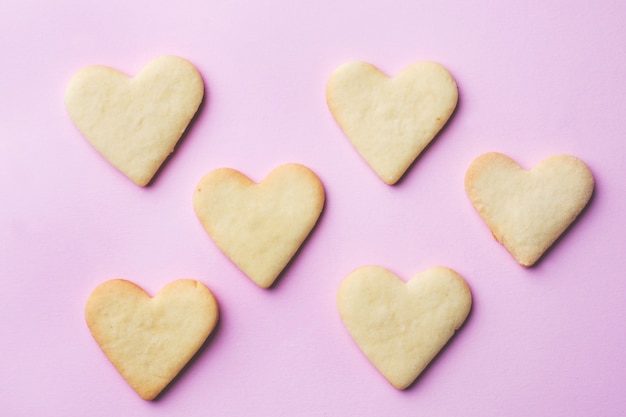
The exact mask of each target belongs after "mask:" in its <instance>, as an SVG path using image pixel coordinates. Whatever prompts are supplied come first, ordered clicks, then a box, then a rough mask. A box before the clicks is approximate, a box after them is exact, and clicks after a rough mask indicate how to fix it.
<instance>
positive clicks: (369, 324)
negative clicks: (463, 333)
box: [337, 266, 472, 389]
mask: <svg viewBox="0 0 626 417" xmlns="http://www.w3.org/2000/svg"><path fill="white" fill-rule="evenodd" d="M471 305H472V295H471V293H470V289H469V287H468V286H467V283H466V282H465V281H464V280H463V278H461V277H460V276H459V275H458V274H457V273H456V272H454V271H452V270H451V269H448V268H444V267H435V268H431V269H428V270H427V271H424V272H422V273H420V274H418V275H416V276H415V277H414V278H413V279H411V280H410V281H408V282H407V283H404V282H403V281H401V280H400V279H398V278H397V277H396V276H395V275H394V274H393V273H392V272H390V271H388V270H386V269H384V268H381V267H378V266H367V267H363V268H360V269H357V270H356V271H354V272H352V273H351V274H350V275H348V276H347V277H346V278H345V279H344V281H343V282H342V283H341V286H340V287H339V291H338V294H337V306H338V308H339V313H340V315H341V318H342V320H343V322H344V324H345V326H346V328H347V329H348V332H349V333H350V335H351V336H352V338H353V339H354V341H355V342H356V344H357V345H358V346H359V348H360V349H361V350H362V351H363V353H365V356H367V358H368V359H369V360H370V361H371V362H372V363H373V364H374V366H375V367H376V368H377V369H378V370H379V371H380V373H382V374H383V375H384V376H385V378H387V380H388V381H389V382H390V383H391V384H392V385H393V386H394V387H396V388H398V389H405V388H407V387H408V386H410V385H411V384H412V383H413V381H415V379H416V378H417V377H418V376H419V374H420V373H421V372H422V371H423V370H424V368H426V366H427V365H428V363H429V362H431V360H432V359H433V358H434V357H435V356H436V355H437V353H438V352H439V351H440V350H441V349H442V348H443V347H444V346H445V345H446V343H447V342H448V340H449V339H450V338H451V337H452V336H453V335H454V333H455V331H456V330H457V329H458V328H459V327H461V325H462V324H463V322H464V321H465V319H466V318H467V316H468V314H469V311H470V309H471Z"/></svg>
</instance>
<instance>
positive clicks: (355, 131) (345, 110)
mask: <svg viewBox="0 0 626 417" xmlns="http://www.w3.org/2000/svg"><path fill="white" fill-rule="evenodd" d="M326 100H327V102H328V106H329V108H330V111H331V113H332V114H333V116H334V117H335V120H336V121H337V123H338V124H339V126H340V127H341V129H342V130H343V131H344V133H345V135H346V136H347V137H348V139H349V140H350V142H352V145H353V146H354V148H356V150H357V151H358V152H359V153H360V154H361V156H362V157H363V159H365V161H366V162H367V163H368V164H369V165H370V167H371V168H372V169H373V170H374V171H375V172H376V173H377V174H378V176H380V178H381V179H382V180H383V181H384V182H386V183H387V184H395V183H396V182H397V181H398V180H399V179H400V178H401V177H402V175H404V173H405V171H406V170H407V169H408V168H409V167H410V166H411V164H412V163H413V161H414V160H415V159H416V158H417V157H418V156H419V154H420V153H421V152H422V151H423V150H424V148H425V147H426V146H427V145H428V144H429V143H430V142H431V141H432V140H433V138H434V137H435V136H436V135H437V133H438V132H439V131H440V130H441V128H442V127H443V126H444V125H445V124H446V122H447V121H448V119H449V118H450V116H451V115H452V113H453V111H454V109H455V107H456V104H457V100H458V89H457V86H456V82H455V81H454V78H452V75H450V73H449V72H448V71H447V70H446V69H445V68H444V67H442V66H441V65H439V64H437V63H435V62H418V63H416V64H413V65H411V66H409V67H408V68H406V69H405V70H403V71H402V72H401V73H400V74H399V75H398V76H396V77H394V78H389V77H387V76H386V75H385V74H383V73H382V72H381V71H380V70H378V69H377V68H376V67H374V66H373V65H371V64H368V63H365V62H358V61H357V62H350V63H347V64H344V65H342V66H340V67H339V68H338V69H336V70H335V71H334V72H333V74H332V75H331V76H330V79H329V80H328V84H327V87H326Z"/></svg>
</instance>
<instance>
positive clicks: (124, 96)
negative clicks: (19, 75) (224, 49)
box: [65, 56, 204, 186]
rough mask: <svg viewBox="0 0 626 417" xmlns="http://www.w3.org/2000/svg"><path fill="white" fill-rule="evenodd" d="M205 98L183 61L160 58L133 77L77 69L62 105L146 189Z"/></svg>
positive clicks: (196, 76) (103, 151)
mask: <svg viewBox="0 0 626 417" xmlns="http://www.w3.org/2000/svg"><path fill="white" fill-rule="evenodd" d="M203 96H204V83H203V82H202V78H201V77H200V74H199V73H198V71H197V70H196V68H195V67H194V66H193V65H192V64H191V63H190V62H188V61H186V60H184V59H182V58H178V57H174V56H164V57H161V58H157V59H155V60H153V61H152V62H150V63H149V64H148V65H147V66H146V67H145V68H144V69H143V70H142V71H141V72H140V73H139V74H138V75H137V76H136V77H135V78H129V77H128V76H126V75H124V74H122V73H120V72H118V71H116V70H114V69H112V68H109V67H104V66H99V65H98V66H90V67H87V68H84V69H82V70H81V71H79V72H78V73H77V74H76V75H75V76H74V77H73V78H72V79H71V80H70V83H69V85H68V86H67V89H66V92H65V106H66V108H67V112H68V113H69V115H70V117H71V118H72V120H73V121H74V124H75V125H76V127H77V128H78V130H80V132H81V133H82V134H83V136H84V137H85V138H86V139H87V140H88V141H89V142H90V143H91V144H92V145H93V147H94V148H95V149H96V150H97V151H98V152H99V153H100V154H101V155H102V156H103V157H104V158H105V159H106V160H107V161H109V162H110V163H111V164H112V165H113V166H114V167H115V168H117V169H118V170H119V171H121V172H122V173H124V174H125V175H126V176H127V177H128V178H130V179H131V180H132V181H133V182H135V183H136V184H137V185H140V186H144V185H147V184H148V183H149V182H150V180H151V179H152V177H153V176H154V175H155V174H156V172H157V170H158V169H159V167H160V166H161V165H162V163H163V162H164V161H165V159H166V158H167V157H168V155H169V154H170V153H172V151H173V150H174V147H175V146H176V143H177V142H178V140H179V139H180V137H181V136H182V135H183V133H184V131H185V129H186V128H187V125H188V124H189V122H190V121H191V119H192V118H193V116H194V114H195V113H196V111H197V110H198V107H199V106H200V103H201V102H202V98H203Z"/></svg>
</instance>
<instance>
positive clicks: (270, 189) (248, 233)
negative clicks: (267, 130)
mask: <svg viewBox="0 0 626 417" xmlns="http://www.w3.org/2000/svg"><path fill="white" fill-rule="evenodd" d="M193 205H194V209H195V211H196V214H197V216H198V219H199V220H200V222H201V223H202V225H203V226H204V228H205V229H206V231H207V232H208V234H209V236H211V238H212V239H213V241H214V242H215V244H216V245H217V246H218V247H219V248H220V249H221V251H222V252H224V254H226V256H228V258H230V260H231V261H232V262H233V263H234V264H235V265H237V266H238V267H239V269H241V270H242V271H243V272H244V273H245V274H246V275H247V276H248V277H250V279H252V281H254V282H255V283H256V284H257V285H258V286H259V287H262V288H268V287H270V286H271V285H272V284H273V283H274V281H275V280H276V278H277V277H278V275H279V274H280V273H281V271H282V270H283V269H284V268H285V266H286V265H287V263H288V262H289V261H290V260H291V258H292V257H293V256H294V255H295V253H296V252H297V250H298V248H299V247H300V246H301V245H302V243H303V242H304V240H305V239H306V237H307V236H308V235H309V233H310V232H311V230H312V229H313V227H314V226H315V224H316V222H317V219H318V218H319V216H320V214H321V212H322V209H323V207H324V188H323V186H322V183H321V182H320V180H319V179H318V178H317V176H316V175H315V174H314V173H313V171H311V170H310V169H308V168H306V167H304V166H302V165H298V164H287V165H282V166H280V167H278V168H276V169H275V170H273V171H272V172H271V173H270V174H269V175H268V176H267V178H265V179H264V180H263V181H262V182H261V183H259V184H256V183H254V182H253V181H252V180H250V179H249V178H248V177H246V176H245V175H243V174H242V173H240V172H239V171H236V170H234V169H230V168H222V169H218V170H215V171H212V172H210V173H208V174H207V175H206V176H205V177H204V178H202V180H201V181H200V183H199V184H198V186H197V187H196V191H195V193H194V198H193Z"/></svg>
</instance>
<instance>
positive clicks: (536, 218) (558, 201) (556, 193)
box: [465, 152, 594, 266]
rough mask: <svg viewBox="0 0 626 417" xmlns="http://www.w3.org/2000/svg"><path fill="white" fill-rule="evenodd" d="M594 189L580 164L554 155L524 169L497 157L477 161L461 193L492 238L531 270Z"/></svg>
mask: <svg viewBox="0 0 626 417" xmlns="http://www.w3.org/2000/svg"><path fill="white" fill-rule="evenodd" d="M593 189H594V179H593V175H592V173H591V171H590V170H589V168H588V167H587V165H585V163H584V162H583V161H581V160H580V159H578V158H576V157H574V156H570V155H554V156H551V157H549V158H547V159H544V160H543V161H541V162H540V163H539V164H537V165H536V166H535V167H534V168H532V169H530V170H525V169H524V168H522V167H521V166H519V165H518V164H517V163H516V162H515V161H513V160H512V159H511V158H509V157H508V156H506V155H503V154H501V153H497V152H490V153H486V154H483V155H481V156H479V157H478V158H476V159H475V160H474V161H473V162H472V163H471V165H470V166H469V168H468V170H467V173H466V174H465V191H466V193H467V195H468V197H469V199H470V201H471V202H472V204H473V206H474V208H475V209H476V211H477V212H478V214H479V215H480V216H481V217H482V219H483V220H484V221H485V223H486V224H487V226H488V227H489V229H490V230H491V232H492V234H493V236H494V237H495V238H496V239H497V240H498V241H499V242H501V243H502V244H503V245H504V247H505V248H506V249H507V250H508V251H509V252H510V253H511V255H513V257H514V258H515V259H516V260H517V261H518V263H519V264H521V265H523V266H532V265H534V264H535V263H536V262H537V261H538V260H539V259H540V258H541V256H542V255H543V254H544V253H545V252H546V251H547V250H548V248H549V247H550V246H552V245H553V244H554V242H555V241H556V240H557V239H558V238H559V236H561V234H563V232H564V231H565V230H566V229H567V228H568V227H569V226H570V224H571V223H572V222H573V221H574V220H575V219H576V218H577V217H578V215H579V214H580V213H581V212H582V210H583V209H584V208H585V206H586V205H587V203H588V202H589V200H590V199H591V196H592V194H593Z"/></svg>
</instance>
